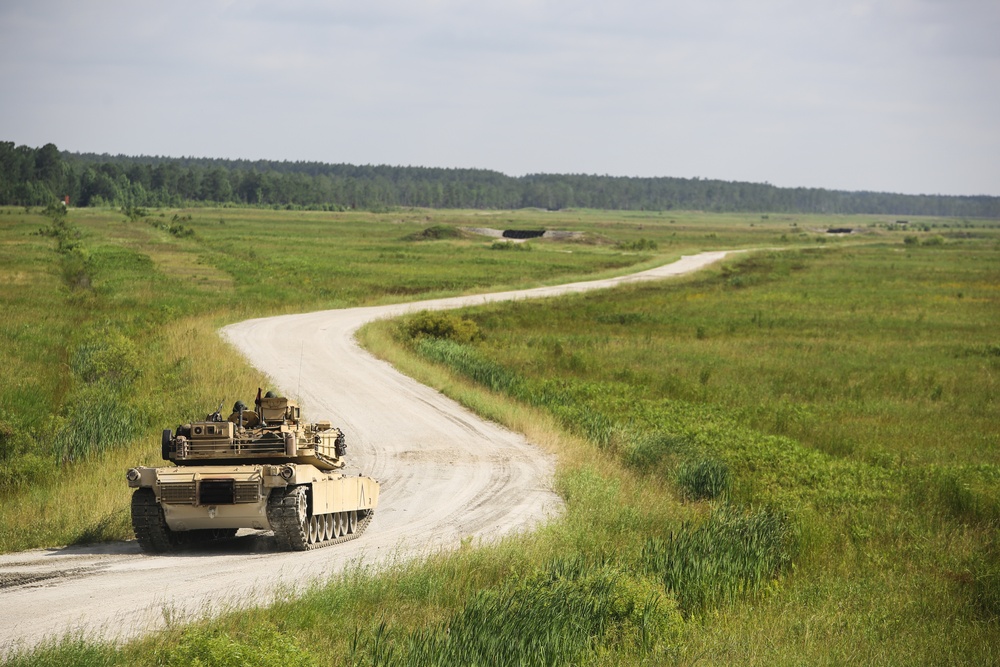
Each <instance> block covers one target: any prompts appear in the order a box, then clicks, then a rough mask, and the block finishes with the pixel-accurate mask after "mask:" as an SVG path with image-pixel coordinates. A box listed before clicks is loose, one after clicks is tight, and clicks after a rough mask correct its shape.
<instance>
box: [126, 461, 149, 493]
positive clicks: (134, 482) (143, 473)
mask: <svg viewBox="0 0 1000 667" xmlns="http://www.w3.org/2000/svg"><path fill="white" fill-rule="evenodd" d="M125 479H126V480H127V481H128V485H129V487H131V488H133V489H138V488H152V486H153V484H154V483H155V482H156V468H147V467H145V466H139V467H138V468H131V469H129V470H128V472H126V473H125Z"/></svg>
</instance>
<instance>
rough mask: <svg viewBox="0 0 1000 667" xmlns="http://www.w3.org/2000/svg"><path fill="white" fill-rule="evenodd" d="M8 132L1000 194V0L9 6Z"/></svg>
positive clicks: (352, 157)
mask: <svg viewBox="0 0 1000 667" xmlns="http://www.w3.org/2000/svg"><path fill="white" fill-rule="evenodd" d="M0 91H2V92H0V140H3V141H13V142H15V143H17V144H27V145H29V146H33V147H37V146H41V145H43V144H46V143H49V142H51V143H54V144H56V145H57V146H58V147H59V148H60V149H64V150H71V151H81V152H97V153H105V152H106V153H124V154H128V155H138V154H147V155H168V156H175V157H176V156H196V157H228V158H247V159H259V158H262V159H273V160H316V161H322V162H347V163H353V164H391V165H414V166H435V167H475V168H485V169H495V170H498V171H501V172H504V173H506V174H510V175H513V176H516V175H521V174H525V173H539V172H542V173H588V174H612V175H620V176H678V177H685V178H690V177H695V176H698V177H702V178H719V179H724V180H733V181H752V182H769V183H772V184H774V185H780V186H806V187H825V188H831V189H847V190H879V191H891V192H904V193H928V194H935V193H942V194H991V195H1000V0H871V1H868V2H852V1H850V0H805V1H802V0H760V1H749V0H743V1H738V0H701V1H700V2H694V1H690V2H673V1H644V0H606V1H605V2H597V1H596V0H552V1H549V0H503V1H494V0H364V1H363V0H354V1H353V2H346V1H342V0H331V1H326V2H319V1H316V2H309V1H304V0H282V1H278V0H275V1H273V2H257V1H253V0H246V1H243V0H229V1H226V0H197V1H189V0H170V1H168V2H147V1H144V0H108V1H101V0H93V1H87V2H81V1H79V0H24V1H22V0H0Z"/></svg>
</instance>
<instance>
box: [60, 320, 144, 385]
mask: <svg viewBox="0 0 1000 667" xmlns="http://www.w3.org/2000/svg"><path fill="white" fill-rule="evenodd" d="M70 366H71V367H72V369H73V373H74V374H75V375H76V376H77V377H79V378H80V379H81V380H83V381H84V382H86V383H87V384H94V383H97V382H104V383H108V384H109V385H112V386H114V387H127V386H129V385H131V384H132V383H133V382H134V381H135V380H137V379H138V378H139V375H140V372H141V371H140V365H139V353H138V351H137V350H136V347H135V343H133V342H132V341H131V340H130V339H128V338H126V337H125V336H123V335H122V334H121V333H119V332H117V331H109V330H106V329H105V330H98V331H93V332H91V333H90V334H88V335H87V336H86V338H85V339H84V341H83V342H82V343H81V344H80V345H78V346H77V348H76V350H75V352H74V353H73V357H72V359H71V362H70Z"/></svg>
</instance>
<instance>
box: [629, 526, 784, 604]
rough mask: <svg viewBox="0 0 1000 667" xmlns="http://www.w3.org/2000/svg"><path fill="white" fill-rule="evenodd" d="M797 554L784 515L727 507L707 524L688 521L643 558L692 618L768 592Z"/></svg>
mask: <svg viewBox="0 0 1000 667" xmlns="http://www.w3.org/2000/svg"><path fill="white" fill-rule="evenodd" d="M794 550H795V537H794V531H793V526H792V523H791V521H790V520H789V519H788V517H787V516H785V515H784V514H780V513H778V512H775V511H773V510H769V509H759V510H753V511H749V512H745V513H744V512H740V511H738V510H736V509H734V508H732V507H729V506H723V507H721V508H720V509H718V510H716V511H715V512H714V513H713V514H712V516H711V517H710V518H709V519H708V520H707V521H705V522H703V523H701V524H693V523H691V522H685V523H684V524H682V525H681V527H680V528H679V529H678V530H676V531H672V532H671V533H670V537H669V538H668V539H666V540H661V539H659V538H652V539H650V540H649V541H648V542H647V543H646V545H645V547H644V549H643V556H642V557H643V561H644V562H645V565H646V567H647V569H648V571H649V572H650V573H653V574H656V575H658V576H660V577H661V579H662V582H663V586H664V588H665V589H666V590H667V591H668V592H670V593H671V594H672V595H673V596H674V597H675V598H676V599H677V602H678V604H679V605H680V609H681V611H682V612H683V613H684V615H685V616H686V617H690V616H692V615H698V614H700V613H703V612H705V611H707V610H709V609H712V608H714V607H717V606H719V605H722V604H728V603H732V602H734V601H736V600H738V599H741V598H743V597H747V596H752V595H755V594H758V593H759V592H761V591H763V590H764V588H765V587H766V586H767V585H768V583H769V582H770V581H772V580H773V579H774V578H775V577H777V576H778V575H779V574H780V573H781V572H782V571H783V570H785V569H786V568H787V567H788V566H789V565H790V564H791V562H792V557H793V555H794V554H793V552H794Z"/></svg>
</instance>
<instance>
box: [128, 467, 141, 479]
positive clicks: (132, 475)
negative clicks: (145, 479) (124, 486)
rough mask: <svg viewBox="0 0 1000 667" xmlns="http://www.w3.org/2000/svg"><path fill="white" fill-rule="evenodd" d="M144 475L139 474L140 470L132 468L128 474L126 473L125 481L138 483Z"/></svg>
mask: <svg viewBox="0 0 1000 667" xmlns="http://www.w3.org/2000/svg"><path fill="white" fill-rule="evenodd" d="M140 477H142V474H141V473H140V472H139V470H138V468H132V469H131V470H129V471H128V472H127V473H125V479H127V480H128V481H130V482H138V481H139V478H140Z"/></svg>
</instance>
